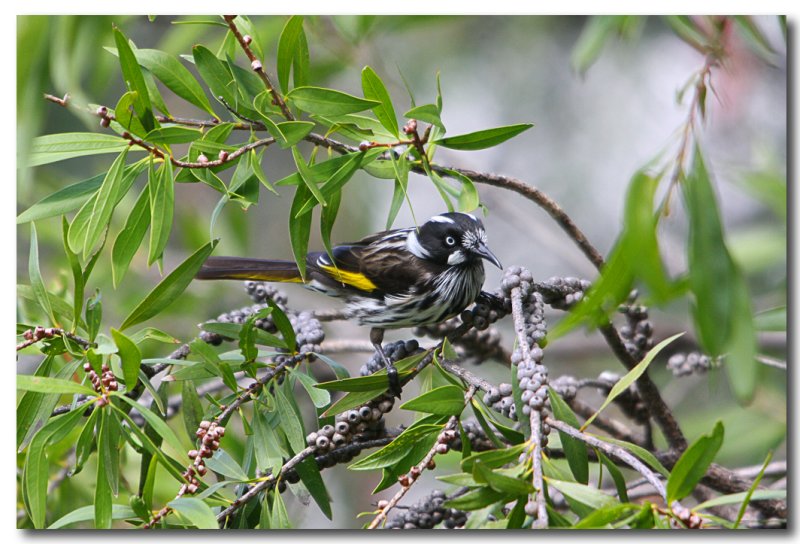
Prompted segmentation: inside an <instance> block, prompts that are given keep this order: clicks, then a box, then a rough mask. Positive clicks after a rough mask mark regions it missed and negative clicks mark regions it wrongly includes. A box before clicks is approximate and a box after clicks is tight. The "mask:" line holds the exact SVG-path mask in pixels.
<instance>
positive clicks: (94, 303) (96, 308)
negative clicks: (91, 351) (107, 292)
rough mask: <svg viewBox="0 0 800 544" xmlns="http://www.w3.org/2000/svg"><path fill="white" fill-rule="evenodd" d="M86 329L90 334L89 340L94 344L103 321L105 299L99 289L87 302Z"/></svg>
mask: <svg viewBox="0 0 800 544" xmlns="http://www.w3.org/2000/svg"><path fill="white" fill-rule="evenodd" d="M85 315H86V329H87V332H88V333H89V340H90V341H91V342H94V340H95V338H97V333H98V331H99V330H100V322H101V320H102V319H103V299H102V297H101V296H100V289H97V290H96V291H95V293H94V295H92V296H91V297H89V300H87V301H86V311H85Z"/></svg>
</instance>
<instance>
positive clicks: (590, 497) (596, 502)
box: [545, 476, 618, 509]
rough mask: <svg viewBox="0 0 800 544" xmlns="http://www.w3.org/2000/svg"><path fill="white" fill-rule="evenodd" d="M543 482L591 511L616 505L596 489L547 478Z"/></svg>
mask: <svg viewBox="0 0 800 544" xmlns="http://www.w3.org/2000/svg"><path fill="white" fill-rule="evenodd" d="M545 481H546V482H547V485H549V486H553V487H554V488H556V489H558V490H559V491H561V493H563V494H564V495H565V496H566V497H569V498H571V499H573V500H575V501H577V502H579V503H581V504H585V505H586V506H588V507H590V508H593V509H599V508H607V507H609V506H612V505H615V504H618V501H617V500H616V499H615V498H614V497H612V496H610V495H607V494H606V493H603V492H602V491H600V490H599V489H597V488H596V487H591V486H588V485H584V484H578V483H575V482H566V481H563V480H556V479H554V478H549V477H547V476H545Z"/></svg>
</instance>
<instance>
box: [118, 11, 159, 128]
mask: <svg viewBox="0 0 800 544" xmlns="http://www.w3.org/2000/svg"><path fill="white" fill-rule="evenodd" d="M114 42H115V43H116V45H117V54H118V56H119V64H120V66H121V68H122V76H123V77H124V79H125V83H126V84H127V87H128V89H130V90H131V91H134V92H136V93H137V98H136V102H135V108H136V116H137V118H138V119H139V121H141V123H142V125H143V126H144V128H145V130H147V131H151V130H153V129H154V128H156V127H157V126H158V122H157V121H156V120H155V118H154V117H153V107H152V105H151V103H150V95H149V94H148V92H147V85H146V84H145V81H144V77H143V76H142V69H141V68H140V67H139V63H138V62H137V61H136V57H135V56H134V54H133V49H131V46H130V44H129V43H128V39H127V38H126V37H125V35H124V34H123V33H122V32H121V31H120V30H119V28H117V27H114Z"/></svg>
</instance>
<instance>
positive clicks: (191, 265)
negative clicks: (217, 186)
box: [119, 240, 217, 330]
mask: <svg viewBox="0 0 800 544" xmlns="http://www.w3.org/2000/svg"><path fill="white" fill-rule="evenodd" d="M216 245H217V241H216V240H213V241H211V242H209V243H207V244H206V245H204V246H203V247H201V248H199V249H198V250H197V251H195V252H194V253H193V254H192V255H190V256H189V257H188V258H187V259H186V260H185V261H183V262H182V263H181V264H180V265H178V267H177V268H176V269H175V270H173V271H172V272H171V273H170V274H169V275H168V276H167V277H166V278H164V279H163V280H161V283H159V284H158V285H157V286H156V287H155V288H154V289H153V290H152V291H150V293H148V295H147V296H146V297H145V299H144V300H143V301H141V302H140V303H139V304H138V305H137V306H136V307H135V308H134V309H133V310H132V311H131V313H130V314H128V317H126V318H125V321H123V322H122V325H121V326H120V328H119V330H125V329H127V328H128V327H130V326H132V325H136V324H138V323H141V322H143V321H146V320H148V319H150V318H151V317H153V316H155V315H158V314H159V313H160V312H161V311H162V310H163V309H164V308H166V307H167V306H169V305H170V304H172V303H173V302H175V300H176V299H177V298H178V296H179V295H180V294H181V293H182V292H183V291H184V289H186V287H188V286H189V284H190V283H191V282H192V280H193V279H194V276H195V274H197V271H198V270H200V266H202V264H203V263H204V262H205V260H206V259H207V258H208V256H209V255H210V254H211V252H212V251H213V250H214V248H215V247H216Z"/></svg>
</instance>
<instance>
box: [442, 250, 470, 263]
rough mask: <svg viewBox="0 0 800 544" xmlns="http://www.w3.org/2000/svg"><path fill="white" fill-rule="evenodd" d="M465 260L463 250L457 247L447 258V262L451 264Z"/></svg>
mask: <svg viewBox="0 0 800 544" xmlns="http://www.w3.org/2000/svg"><path fill="white" fill-rule="evenodd" d="M465 260H467V256H466V255H464V252H463V251H461V250H460V249H457V250H456V251H454V252H452V253H451V254H450V256H449V257H448V258H447V264H449V265H451V266H452V265H456V264H461V263H463V262H464V261H465Z"/></svg>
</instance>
